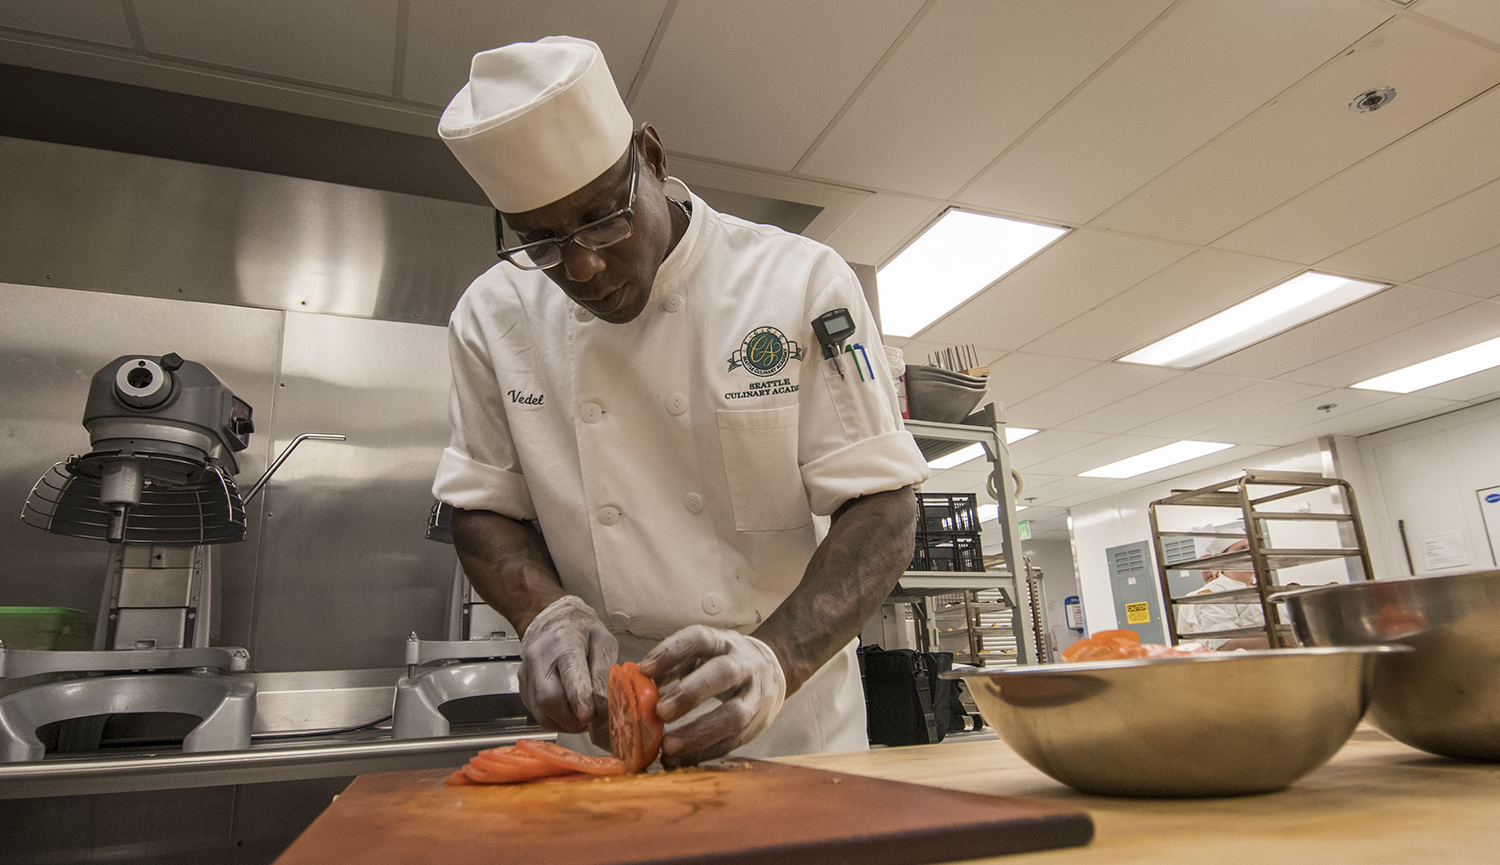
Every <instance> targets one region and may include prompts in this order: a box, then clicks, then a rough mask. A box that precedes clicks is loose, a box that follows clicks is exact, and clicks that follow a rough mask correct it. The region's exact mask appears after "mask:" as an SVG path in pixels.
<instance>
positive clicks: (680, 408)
mask: <svg viewBox="0 0 1500 865" xmlns="http://www.w3.org/2000/svg"><path fill="white" fill-rule="evenodd" d="M687 407H688V401H687V397H685V396H683V395H682V394H680V393H674V394H672V395H671V396H669V397H667V414H669V415H672V416H673V417H676V416H678V415H680V414H682V413H683V412H685V411H687Z"/></svg>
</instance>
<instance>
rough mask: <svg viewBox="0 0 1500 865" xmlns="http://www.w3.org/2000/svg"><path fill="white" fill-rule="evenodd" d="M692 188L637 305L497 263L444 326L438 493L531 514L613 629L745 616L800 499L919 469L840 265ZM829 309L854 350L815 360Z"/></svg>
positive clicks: (855, 290)
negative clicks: (592, 308)
mask: <svg viewBox="0 0 1500 865" xmlns="http://www.w3.org/2000/svg"><path fill="white" fill-rule="evenodd" d="M673 182H674V183H675V182H676V181H673ZM691 201H692V218H691V220H690V223H689V226H688V229H687V232H686V234H685V235H684V236H683V238H682V239H681V241H679V243H678V244H677V247H676V248H675V249H674V250H673V251H672V253H671V254H670V255H669V256H667V259H666V260H665V261H664V262H663V263H662V266H661V268H660V270H659V271H658V273H657V278H656V282H655V285H654V286H653V288H652V294H651V297H650V299H649V301H648V303H647V305H646V308H645V310H644V311H643V312H642V313H641V314H640V315H639V316H638V317H637V318H636V319H635V320H633V321H630V322H627V323H625V324H610V323H608V322H603V321H599V320H597V319H596V318H595V317H594V316H593V315H592V314H591V313H589V312H588V311H587V310H585V309H583V308H582V307H580V306H577V305H576V304H574V303H573V302H572V301H571V300H570V299H568V297H567V296H566V295H565V294H563V292H562V291H561V290H560V289H559V288H558V287H557V286H556V285H555V284H553V283H552V282H551V281H550V280H548V279H547V278H546V277H545V276H544V275H543V274H541V273H539V272H528V271H522V270H520V269H518V268H515V267H513V266H512V265H510V264H507V263H504V262H502V263H499V264H497V265H496V266H495V267H493V268H491V269H490V270H489V271H488V272H486V273H485V274H483V275H482V276H480V277H479V278H478V279H477V280H475V282H474V283H473V285H471V286H470V287H469V290H468V291H467V292H466V293H465V294H464V296H463V298H462V299H461V300H460V301H459V304H458V307H457V308H456V309H455V310H454V312H453V316H452V318H451V319H450V322H449V352H450V358H451V362H452V368H453V391H452V399H451V403H450V416H451V422H452V440H451V442H450V445H449V447H448V448H446V449H445V450H444V452H443V456H442V459H441V461H440V463H439V466H438V471H437V477H436V480H435V481H434V484H433V494H434V495H435V496H436V497H437V498H438V499H440V500H442V501H445V502H448V503H449V504H451V505H453V506H455V507H459V508H466V509H478V510H488V511H492V512H495V513H498V514H502V515H504V516H508V517H511V518H513V519H518V520H525V519H533V518H534V519H536V520H537V521H538V523H539V524H540V527H541V531H542V534H543V536H544V537H545V538H546V540H547V546H548V550H549V551H550V553H551V555H552V558H553V562H554V563H555V564H556V566H557V570H558V576H559V577H560V578H561V580H562V584H563V587H564V589H566V590H567V591H568V592H570V593H572V594H576V595H578V596H580V597H581V598H583V599H584V600H585V601H586V602H588V604H589V605H590V606H592V607H593V608H594V609H595V610H596V611H598V613H599V615H600V618H601V620H602V621H604V622H605V624H606V625H607V626H608V627H609V628H610V629H611V630H612V631H615V632H617V633H618V634H620V635H621V637H622V640H621V642H622V646H623V645H625V644H627V643H635V642H638V640H634V639H629V638H630V637H633V638H639V640H644V641H646V644H647V645H649V644H650V643H652V642H655V641H657V640H660V639H662V638H663V637H665V636H667V635H668V634H671V633H673V632H675V631H677V630H678V629H680V628H682V627H684V626H686V625H689V624H695V623H702V624H708V625H711V626H714V627H720V628H730V629H734V630H738V631H741V632H743V633H749V632H751V631H753V630H754V629H755V628H756V626H758V625H759V623H760V622H761V621H763V620H764V619H765V617H766V616H768V615H770V613H771V612H772V611H773V610H775V609H776V607H777V606H778V605H779V604H780V603H781V602H782V601H783V600H784V599H785V598H786V596H787V595H788V594H789V593H790V592H791V591H792V589H793V588H794V587H796V585H797V584H798V582H800V580H801V578H802V575H803V571H804V570H805V568H806V566H807V562H808V559H809V558H810V557H811V555H812V553H813V550H814V549H815V548H816V546H817V543H818V540H819V533H818V532H817V531H816V529H815V526H814V519H813V515H814V514H818V515H827V514H831V513H833V512H834V511H835V510H837V509H838V507H839V506H840V505H842V504H843V503H844V502H846V501H848V500H849V499H851V498H854V497H857V496H861V495H867V494H871V493H876V492H881V491H884V490H892V489H898V488H900V487H903V486H906V485H908V484H915V483H920V482H921V481H923V480H925V479H926V478H927V476H928V469H927V464H926V461H925V460H924V459H923V457H922V455H921V452H920V451H919V450H918V449H917V447H916V443H915V442H914V441H913V439H912V437H911V435H910V434H909V433H907V432H905V430H904V429H903V427H902V424H901V416H900V412H899V409H898V408H897V404H896V395H895V388H894V383H893V381H892V379H891V376H890V372H889V368H888V367H887V365H886V360H885V352H884V350H883V348H882V346H881V342H880V335H879V332H878V329H877V327H876V325H875V322H874V319H873V317H872V316H871V314H870V312H869V309H868V307H867V306H866V304H865V301H864V295H863V293H862V291H861V289H860V286H859V282H858V280H857V279H856V277H855V276H854V273H853V272H852V271H851V270H850V269H849V267H848V265H846V264H845V263H844V262H843V261H842V260H841V259H840V258H839V257H838V255H837V254H836V253H835V252H833V251H832V250H831V249H829V248H827V247H825V246H823V245H821V244H819V243H816V242H814V241H811V240H808V239H807V238H804V237H800V236H798V235H793V234H788V233H786V232H784V231H781V230H780V229H777V228H773V227H770V226H764V225H755V224H752V223H749V222H745V221H743V220H740V219H737V218H734V217H732V216H727V215H723V214H719V213H717V212H715V211H713V210H712V209H711V208H709V207H708V205H707V204H705V203H704V202H703V200H702V199H700V198H698V197H697V196H692V198H691ZM838 307H844V308H847V309H848V310H849V312H850V315H851V316H852V317H853V319H854V321H855V327H856V329H855V333H854V336H853V337H851V338H850V340H849V342H850V343H851V344H852V343H859V344H861V345H862V346H863V347H864V350H863V351H862V352H858V353H857V361H858V364H857V365H856V359H855V357H854V356H851V355H848V354H845V355H843V356H842V359H841V360H840V363H839V365H838V367H837V368H836V366H835V364H834V361H832V360H823V359H822V357H821V353H820V350H819V346H818V343H817V341H816V338H815V336H814V334H813V331H812V327H811V322H812V320H813V319H814V318H815V317H817V316H819V315H821V314H822V313H825V312H828V311H829V310H832V309H835V308H838ZM838 368H841V369H842V370H843V375H842V376H840V374H839V372H838V371H837V369H838ZM624 654H625V652H623V651H622V656H624ZM842 655H848V658H846V659H844V660H843V661H842V662H841V663H842V664H843V665H844V666H845V667H846V668H847V669H848V670H851V671H852V672H851V673H849V674H848V676H852V677H854V679H853V684H854V687H856V688H857V687H858V679H857V676H858V667H857V664H854V663H853V661H854V657H853V650H852V646H851V647H850V648H849V649H847V650H846V651H845V652H844V653H841V656H842ZM835 660H838V659H835ZM848 676H846V677H845V681H843V682H841V683H839V686H840V687H841V688H847V686H848V680H847V679H848ZM805 690H807V688H804V691H805ZM803 696H804V695H803V693H802V692H799V693H798V694H797V695H794V696H793V698H792V699H794V700H795V699H797V698H798V697H803ZM812 697H813V695H811V694H809V695H807V698H812ZM830 699H832V698H831V697H830ZM788 707H789V708H791V701H790V700H789V701H788ZM858 710H859V711H858V715H859V717H858V724H859V731H858V732H859V736H860V737H861V739H862V738H863V736H864V729H863V724H864V720H863V705H862V704H861V705H860V706H859V707H858ZM783 714H786V713H785V711H784V713H783ZM774 729H775V728H774V727H773V730H774Z"/></svg>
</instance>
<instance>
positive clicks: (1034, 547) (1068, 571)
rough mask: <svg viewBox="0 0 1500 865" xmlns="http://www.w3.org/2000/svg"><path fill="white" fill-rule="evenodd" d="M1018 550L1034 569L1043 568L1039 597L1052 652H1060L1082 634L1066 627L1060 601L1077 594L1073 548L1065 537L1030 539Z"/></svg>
mask: <svg viewBox="0 0 1500 865" xmlns="http://www.w3.org/2000/svg"><path fill="white" fill-rule="evenodd" d="M1021 549H1022V551H1023V552H1024V553H1025V554H1026V556H1027V557H1029V558H1030V559H1031V565H1032V567H1033V568H1040V569H1041V571H1042V597H1043V599H1044V600H1045V601H1046V604H1045V609H1046V612H1047V619H1046V622H1047V631H1046V633H1047V636H1048V640H1049V645H1050V646H1051V648H1052V651H1053V652H1054V653H1055V652H1061V651H1062V650H1063V649H1066V648H1067V647H1069V646H1071V645H1073V642H1074V641H1075V640H1077V639H1078V638H1079V637H1080V636H1082V634H1079V633H1078V632H1077V631H1073V630H1070V629H1069V628H1068V621H1067V617H1066V616H1065V615H1064V612H1063V600H1064V599H1066V598H1067V597H1068V596H1070V595H1076V594H1078V593H1079V592H1078V572H1077V570H1075V569H1074V567H1073V547H1072V545H1071V544H1070V543H1068V542H1067V541H1065V540H1050V541H1049V540H1039V539H1038V540H1030V541H1023V542H1022V543H1021Z"/></svg>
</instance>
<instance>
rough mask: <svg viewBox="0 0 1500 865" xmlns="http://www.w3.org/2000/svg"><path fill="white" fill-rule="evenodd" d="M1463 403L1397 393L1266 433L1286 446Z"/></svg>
mask: <svg viewBox="0 0 1500 865" xmlns="http://www.w3.org/2000/svg"><path fill="white" fill-rule="evenodd" d="M1462 405H1463V403H1460V402H1453V401H1450V400H1441V399H1429V398H1426V397H1416V396H1397V397H1394V398H1392V399H1388V400H1382V401H1380V402H1378V403H1375V404H1374V405H1371V406H1367V407H1365V408H1362V409H1358V410H1356V411H1351V412H1349V413H1348V414H1345V415H1343V416H1337V415H1335V416H1334V417H1330V418H1328V419H1327V420H1323V421H1319V422H1317V423H1313V424H1310V425H1308V426H1303V427H1297V428H1295V429H1290V430H1286V431H1284V432H1281V433H1275V434H1271V435H1268V436H1266V437H1265V441H1266V443H1267V444H1272V445H1279V446H1286V445H1292V444H1297V443H1298V442H1305V441H1311V440H1313V439H1316V438H1318V437H1320V436H1326V435H1342V436H1361V435H1369V434H1371V433H1376V432H1380V431H1382V430H1388V429H1391V428H1392V427H1398V426H1401V425H1403V424H1408V423H1412V422H1414V421H1419V420H1422V419H1424V418H1429V417H1433V416H1434V415H1439V414H1443V413H1444V412H1449V411H1452V410H1454V409H1456V408H1459V407H1461V406H1462Z"/></svg>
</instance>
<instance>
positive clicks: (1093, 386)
mask: <svg viewBox="0 0 1500 865" xmlns="http://www.w3.org/2000/svg"><path fill="white" fill-rule="evenodd" d="M1182 374H1183V373H1181V372H1180V371H1178V370H1175V369H1162V368H1160V367H1154V366H1138V365H1135V364H1127V363H1101V364H1099V365H1098V366H1096V367H1094V368H1092V369H1090V370H1088V371H1086V372H1083V373H1081V374H1079V375H1076V376H1074V377H1073V378H1070V379H1068V380H1067V381H1065V382H1063V383H1061V384H1059V385H1056V386H1055V387H1052V388H1050V389H1048V390H1047V391H1045V392H1043V393H1040V394H1038V395H1036V396H1034V397H1031V398H1030V399H1025V400H1022V401H1021V402H1019V403H1016V404H1015V405H1013V406H1009V407H1007V409H1006V417H1007V418H1008V419H1009V420H1010V422H1011V423H1013V424H1015V425H1016V426H1024V427H1035V428H1037V429H1053V428H1055V427H1056V426H1057V425H1058V424H1060V423H1062V422H1063V421H1066V420H1072V419H1073V418H1075V417H1078V416H1079V415H1081V414H1085V413H1087V412H1090V411H1093V410H1094V409H1097V408H1102V407H1104V406H1106V405H1108V404H1110V403H1112V402H1115V401H1116V400H1120V399H1123V398H1125V397H1128V396H1130V395H1131V394H1134V393H1139V392H1141V391H1143V390H1145V389H1146V388H1148V387H1151V386H1152V385H1155V384H1160V383H1162V382H1164V381H1166V380H1168V379H1171V378H1176V377H1178V376H1180V375H1182Z"/></svg>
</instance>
